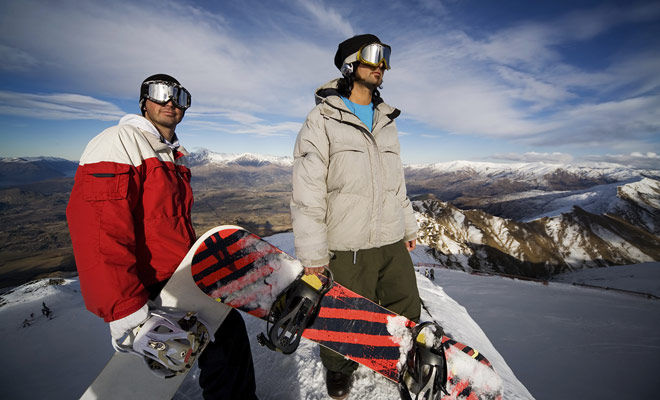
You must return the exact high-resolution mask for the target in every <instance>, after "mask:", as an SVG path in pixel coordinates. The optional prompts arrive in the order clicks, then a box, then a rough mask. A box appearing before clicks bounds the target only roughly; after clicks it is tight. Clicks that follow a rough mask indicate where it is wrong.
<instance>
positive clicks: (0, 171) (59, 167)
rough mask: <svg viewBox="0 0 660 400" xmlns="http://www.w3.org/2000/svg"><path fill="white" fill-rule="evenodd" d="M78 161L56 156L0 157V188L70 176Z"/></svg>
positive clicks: (72, 174)
mask: <svg viewBox="0 0 660 400" xmlns="http://www.w3.org/2000/svg"><path fill="white" fill-rule="evenodd" d="M76 168H78V163H76V162H73V161H69V160H65V159H63V158H57V157H5V158H0V188H1V187H10V186H16V185H23V184H27V183H33V182H39V181H43V180H47V179H55V178H64V177H72V176H74V175H75V173H76Z"/></svg>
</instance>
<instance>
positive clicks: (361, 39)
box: [335, 33, 381, 70]
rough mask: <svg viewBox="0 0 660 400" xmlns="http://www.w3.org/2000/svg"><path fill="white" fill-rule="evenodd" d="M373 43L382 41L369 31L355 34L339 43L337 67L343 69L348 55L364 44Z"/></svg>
mask: <svg viewBox="0 0 660 400" xmlns="http://www.w3.org/2000/svg"><path fill="white" fill-rule="evenodd" d="M371 43H381V41H380V39H378V36H376V35H371V34H368V33H367V34H364V35H357V36H353V37H352V38H350V39H346V40H344V41H343V42H341V43H339V46H337V52H336V53H335V66H336V67H337V69H338V70H341V67H342V65H344V60H346V57H348V56H350V55H351V54H353V53H357V51H358V50H360V48H361V47H362V46H364V45H367V44H371Z"/></svg>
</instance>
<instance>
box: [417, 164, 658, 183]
mask: <svg viewBox="0 0 660 400" xmlns="http://www.w3.org/2000/svg"><path fill="white" fill-rule="evenodd" d="M407 169H408V170H409V171H411V172H412V171H414V172H425V173H435V174H464V175H469V176H470V177H472V178H482V179H484V178H485V179H490V180H495V179H509V180H511V181H524V182H528V183H530V184H535V185H537V186H540V187H547V188H553V187H556V186H562V188H565V186H566V185H567V184H569V183H570V184H578V185H579V184H581V183H587V182H603V183H605V182H622V181H627V180H630V179H633V178H637V177H644V176H650V177H656V178H660V165H659V166H658V169H655V170H648V169H636V168H631V167H626V166H623V165H620V164H611V163H587V164H580V165H571V164H549V163H543V162H536V163H492V162H476V161H451V162H444V163H436V164H413V165H408V166H407Z"/></svg>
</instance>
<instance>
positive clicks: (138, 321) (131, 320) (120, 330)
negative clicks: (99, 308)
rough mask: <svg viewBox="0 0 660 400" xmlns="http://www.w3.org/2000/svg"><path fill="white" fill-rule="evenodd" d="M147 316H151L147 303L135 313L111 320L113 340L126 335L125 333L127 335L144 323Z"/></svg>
mask: <svg viewBox="0 0 660 400" xmlns="http://www.w3.org/2000/svg"><path fill="white" fill-rule="evenodd" d="M147 318H149V306H147V304H145V305H143V306H142V308H140V309H139V310H137V311H136V312H134V313H133V314H130V315H127V316H125V317H124V318H121V319H118V320H116V321H112V322H110V334H111V335H112V339H113V340H112V341H113V342H115V341H117V340H119V339H121V338H122V337H124V335H126V333H128V332H130V331H132V330H133V329H135V328H136V327H138V326H140V325H142V323H143V322H144V321H146V320H147Z"/></svg>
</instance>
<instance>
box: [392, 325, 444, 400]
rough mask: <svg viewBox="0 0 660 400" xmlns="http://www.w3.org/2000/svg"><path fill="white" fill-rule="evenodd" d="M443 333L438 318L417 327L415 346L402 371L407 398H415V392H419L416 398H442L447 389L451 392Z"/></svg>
mask: <svg viewBox="0 0 660 400" xmlns="http://www.w3.org/2000/svg"><path fill="white" fill-rule="evenodd" d="M429 333H431V337H429V336H428V334H429ZM443 334H444V333H443V330H442V327H441V326H440V325H438V324H437V323H436V322H431V321H428V322H423V323H421V324H419V325H417V326H415V327H414V328H413V330H412V336H413V346H412V348H411V349H410V351H409V352H408V355H407V358H406V363H405V364H404V365H403V368H402V369H401V374H400V375H399V392H400V394H401V398H402V399H403V400H412V399H413V398H412V396H411V393H413V394H415V400H439V399H440V398H441V397H442V394H443V393H444V394H447V395H449V393H448V392H447V389H446V385H447V359H446V357H445V350H444V347H443V346H442V335H443Z"/></svg>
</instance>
